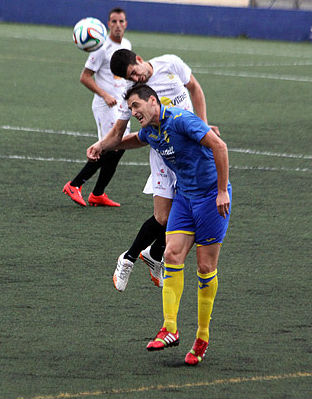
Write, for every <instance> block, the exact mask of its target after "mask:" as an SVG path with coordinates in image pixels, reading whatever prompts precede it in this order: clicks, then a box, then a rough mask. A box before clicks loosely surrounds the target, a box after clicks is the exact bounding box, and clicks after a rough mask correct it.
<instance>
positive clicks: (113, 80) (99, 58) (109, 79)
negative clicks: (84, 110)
mask: <svg viewBox="0 0 312 399" xmlns="http://www.w3.org/2000/svg"><path fill="white" fill-rule="evenodd" d="M123 48H125V49H128V50H131V43H130V41H129V40H128V39H125V38H123V39H122V41H121V43H115V42H113V41H112V40H111V39H110V37H108V38H107V39H106V41H105V43H104V44H103V46H102V47H101V48H99V49H98V50H96V51H94V52H92V53H90V55H89V57H88V59H87V61H86V63H85V68H88V69H90V70H91V71H93V72H95V82H96V84H97V85H98V86H99V87H100V88H101V89H103V90H105V91H106V92H107V93H108V94H110V95H111V96H113V97H114V98H116V100H117V101H118V100H119V101H121V100H122V95H123V94H124V92H125V88H126V86H127V82H126V81H125V79H122V78H119V77H118V76H114V75H113V74H112V72H111V70H110V60H111V58H112V55H113V54H114V52H115V51H117V50H119V49H123ZM103 104H105V101H104V100H103V98H102V97H100V96H99V95H98V94H94V99H93V105H98V106H100V105H103Z"/></svg>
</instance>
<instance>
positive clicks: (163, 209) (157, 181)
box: [87, 50, 218, 291]
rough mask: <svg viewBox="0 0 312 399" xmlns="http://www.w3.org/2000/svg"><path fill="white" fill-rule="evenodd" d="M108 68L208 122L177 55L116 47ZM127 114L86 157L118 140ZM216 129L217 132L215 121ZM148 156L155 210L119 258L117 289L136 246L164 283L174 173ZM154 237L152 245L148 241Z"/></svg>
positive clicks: (195, 84)
mask: <svg viewBox="0 0 312 399" xmlns="http://www.w3.org/2000/svg"><path fill="white" fill-rule="evenodd" d="M111 70H112V72H113V73H114V74H115V75H118V76H120V77H124V78H126V79H127V80H130V81H131V82H132V83H129V85H132V84H133V82H140V83H146V82H148V85H149V86H150V87H152V88H153V89H154V90H155V91H156V92H157V94H158V96H159V97H160V99H161V101H162V102H163V103H164V104H166V105H169V104H170V103H171V104H173V105H175V106H178V107H180V108H184V109H187V110H190V111H192V110H193V107H194V110H195V112H196V114H197V115H198V116H199V117H200V118H201V119H202V120H203V121H204V122H206V123H207V116H206V101H205V96H204V93H203V91H202V89H201V86H200V84H199V83H198V81H197V80H196V78H195V77H194V76H193V74H192V72H191V69H190V68H189V67H188V66H187V65H186V64H185V63H184V62H183V61H182V60H181V59H180V58H179V57H177V56H175V55H164V56H161V57H156V58H153V59H151V60H149V61H148V62H147V61H144V60H143V59H142V58H141V57H140V56H138V55H136V54H135V53H134V52H132V51H129V50H118V51H116V52H115V53H114V55H113V57H112V59H111ZM129 85H128V86H129ZM130 117H131V112H130V111H129V109H128V108H127V107H126V106H124V107H123V111H122V112H121V114H120V116H119V119H118V121H117V122H116V124H115V126H114V128H113V129H112V130H111V131H110V132H109V134H108V135H107V136H106V138H104V139H103V140H101V141H98V142H97V143H95V144H94V145H93V146H91V147H89V148H88V150H87V155H88V158H89V159H90V160H92V159H97V157H98V156H99V154H101V152H102V151H103V150H107V149H111V148H114V147H115V146H116V145H118V144H119V142H120V141H121V138H122V134H123V129H124V128H125V125H126V122H127V121H128V120H129V119H130ZM214 129H215V130H216V131H217V132H218V130H217V128H216V127H214ZM150 160H151V172H152V174H151V177H150V178H149V180H148V182H147V185H146V186H145V189H144V192H147V193H153V195H154V215H153V216H152V217H151V218H150V219H148V220H147V221H146V222H145V223H144V224H143V225H142V227H141V229H140V231H139V233H138V235H137V237H136V239H135V240H134V242H133V244H132V246H131V247H130V249H129V250H128V251H126V252H125V253H123V254H122V255H120V257H119V259H118V263H117V269H116V271H115V274H114V284H115V287H116V288H117V289H118V290H119V291H123V290H124V289H125V288H126V285H127V282H128V278H129V275H130V272H131V271H132V268H133V265H134V262H135V260H136V259H137V257H138V255H139V254H140V252H141V254H140V258H141V259H142V260H143V261H144V262H145V263H147V264H148V266H149V267H150V273H151V277H152V280H153V281H154V283H155V285H157V286H160V287H161V286H162V283H163V281H162V280H163V277H162V255H163V251H164V248H165V227H166V223H167V219H168V215H169V212H170V208H171V202H172V198H173V196H174V186H175V175H174V173H173V172H172V171H171V169H169V168H168V167H167V166H166V165H165V164H164V162H163V161H162V159H161V157H160V156H159V155H158V154H157V153H156V151H154V150H152V151H151V153H150ZM155 240H156V241H155ZM152 243H153V245H152V246H151V247H148V246H149V245H150V244H152ZM147 247H148V248H147ZM145 248H146V249H145Z"/></svg>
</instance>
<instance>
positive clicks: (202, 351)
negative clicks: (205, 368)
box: [185, 338, 208, 366]
mask: <svg viewBox="0 0 312 399" xmlns="http://www.w3.org/2000/svg"><path fill="white" fill-rule="evenodd" d="M207 349H208V342H206V341H204V340H202V339H200V338H196V339H195V342H194V344H193V347H192V349H191V350H190V351H189V353H187V354H186V356H185V363H186V364H188V365H190V366H196V365H197V364H198V363H200V362H202V361H203V360H204V357H205V355H206V351H207Z"/></svg>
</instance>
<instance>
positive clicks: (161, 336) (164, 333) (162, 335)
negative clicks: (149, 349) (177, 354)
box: [155, 327, 176, 339]
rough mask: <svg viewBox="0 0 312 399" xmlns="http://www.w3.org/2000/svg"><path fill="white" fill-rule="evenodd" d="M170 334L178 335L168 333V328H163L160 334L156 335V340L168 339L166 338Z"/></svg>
mask: <svg viewBox="0 0 312 399" xmlns="http://www.w3.org/2000/svg"><path fill="white" fill-rule="evenodd" d="M168 334H172V335H176V333H175V334H173V333H170V331H168V330H167V329H166V327H162V328H161V329H160V331H159V333H158V334H157V335H156V337H155V339H156V338H160V339H164V338H166V336H167V335H168Z"/></svg>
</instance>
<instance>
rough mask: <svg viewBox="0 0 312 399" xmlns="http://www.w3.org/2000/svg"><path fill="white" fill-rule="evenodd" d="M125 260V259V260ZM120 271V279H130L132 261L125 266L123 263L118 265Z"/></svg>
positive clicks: (125, 263)
mask: <svg viewBox="0 0 312 399" xmlns="http://www.w3.org/2000/svg"><path fill="white" fill-rule="evenodd" d="M124 260H125V259H124ZM118 266H119V267H118V271H119V277H120V278H121V279H122V280H125V279H126V278H128V276H129V273H130V272H131V270H132V268H133V265H131V263H130V261H128V262H124V264H122V263H121V262H120V263H119V264H118Z"/></svg>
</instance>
